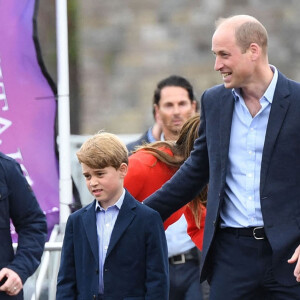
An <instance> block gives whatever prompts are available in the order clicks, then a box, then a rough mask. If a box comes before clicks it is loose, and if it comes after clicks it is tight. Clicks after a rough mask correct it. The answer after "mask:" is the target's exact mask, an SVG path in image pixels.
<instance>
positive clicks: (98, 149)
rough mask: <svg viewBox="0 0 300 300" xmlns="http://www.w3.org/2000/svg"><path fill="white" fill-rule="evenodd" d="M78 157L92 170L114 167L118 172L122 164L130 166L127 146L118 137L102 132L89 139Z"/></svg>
mask: <svg viewBox="0 0 300 300" xmlns="http://www.w3.org/2000/svg"><path fill="white" fill-rule="evenodd" d="M76 155H77V158H78V160H79V162H80V163H84V164H86V165H87V166H89V167H90V168H92V169H103V168H106V167H113V168H115V169H116V170H117V169H119V167H120V166H121V164H122V163H125V164H127V165H128V151H127V148H126V146H125V144H124V143H123V142H122V141H121V140H120V139H119V138H118V137H117V136H116V135H114V134H112V133H107V132H100V133H97V134H95V135H94V136H92V137H91V138H89V139H88V140H87V141H85V142H84V143H83V144H82V146H81V147H80V149H79V150H78V151H77V153H76Z"/></svg>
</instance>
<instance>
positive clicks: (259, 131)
mask: <svg viewBox="0 0 300 300" xmlns="http://www.w3.org/2000/svg"><path fill="white" fill-rule="evenodd" d="M270 67H271V69H272V71H273V73H274V76H273V79H272V81H271V83H270V85H269V87H268V88H267V90H266V92H265V93H264V95H263V96H262V98H261V99H260V104H261V109H260V110H259V112H258V113H257V114H256V115H255V116H254V117H252V116H251V114H250V112H249V110H248V108H247V106H246V104H245V102H244V99H243V97H242V95H241V94H240V91H239V90H238V89H233V91H232V93H233V96H234V99H235V103H234V110H233V116H232V126H231V135H230V144H229V154H228V168H227V174H226V186H225V199H224V203H223V206H222V209H221V213H220V214H221V227H253V226H263V218H262V213H261V205H260V191H259V187H260V170H261V161H262V152H263V148H264V142H265V135H266V129H267V124H268V119H269V115H270V110H271V105H272V101H273V97H274V92H275V88H276V84H277V79H278V71H277V69H276V68H275V67H274V66H270Z"/></svg>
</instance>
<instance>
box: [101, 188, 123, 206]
mask: <svg viewBox="0 0 300 300" xmlns="http://www.w3.org/2000/svg"><path fill="white" fill-rule="evenodd" d="M124 198H125V189H124V188H123V193H122V195H121V197H120V198H119V200H118V201H117V202H116V203H115V204H114V205H111V206H109V207H108V208H107V209H106V210H108V209H110V208H111V207H116V208H118V209H119V210H120V209H121V206H122V204H123V201H124ZM98 207H99V208H98ZM95 210H96V211H97V210H102V211H105V209H104V208H103V207H101V206H100V204H99V202H98V201H97V200H96V206H95Z"/></svg>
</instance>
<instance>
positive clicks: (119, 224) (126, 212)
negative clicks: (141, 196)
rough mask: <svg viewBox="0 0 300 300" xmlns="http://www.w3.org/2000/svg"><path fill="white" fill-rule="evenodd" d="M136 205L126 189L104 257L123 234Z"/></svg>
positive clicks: (133, 214) (133, 215) (132, 216)
mask: <svg viewBox="0 0 300 300" xmlns="http://www.w3.org/2000/svg"><path fill="white" fill-rule="evenodd" d="M135 207H136V200H135V199H134V198H132V197H131V196H130V194H129V193H128V192H127V191H126V194H125V198H124V201H123V204H122V206H121V209H120V211H119V215H118V217H117V220H116V223H115V226H114V229H113V231H112V234H111V238H110V242H109V246H108V249H107V254H106V257H108V256H109V254H110V253H111V251H112V249H113V248H114V247H115V246H116V244H117V242H118V241H119V239H120V238H121V236H122V235H123V233H124V231H125V230H126V229H127V227H128V226H129V225H130V223H131V222H132V220H133V219H134V217H135V215H136V214H135V212H134V210H133V209H134V208H135Z"/></svg>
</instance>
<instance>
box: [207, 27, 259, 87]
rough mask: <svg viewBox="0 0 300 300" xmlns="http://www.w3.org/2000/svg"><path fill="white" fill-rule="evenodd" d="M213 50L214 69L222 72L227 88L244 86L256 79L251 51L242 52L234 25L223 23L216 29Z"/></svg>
mask: <svg viewBox="0 0 300 300" xmlns="http://www.w3.org/2000/svg"><path fill="white" fill-rule="evenodd" d="M212 52H213V53H214V54H215V66H214V69H215V71H218V72H220V73H221V75H222V78H223V82H224V86H225V87H226V88H244V87H246V86H249V84H251V82H252V80H253V79H255V78H253V77H254V67H253V64H252V63H251V52H250V51H249V50H247V51H246V52H245V53H242V51H241V48H240V47H239V46H238V45H237V44H236V40H235V35H234V30H233V28H232V27H230V26H229V27H228V26H224V27H222V25H221V26H220V28H218V29H217V30H216V32H215V33H214V35H213V38H212Z"/></svg>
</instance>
